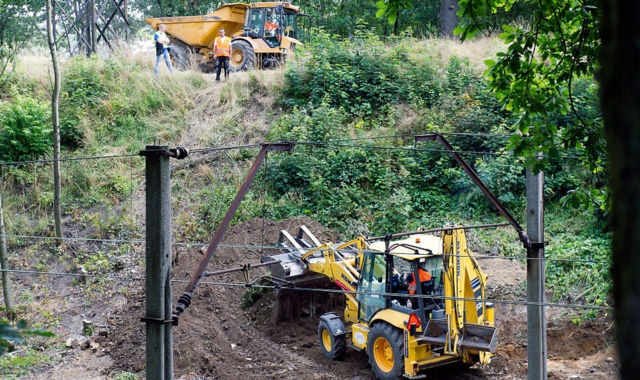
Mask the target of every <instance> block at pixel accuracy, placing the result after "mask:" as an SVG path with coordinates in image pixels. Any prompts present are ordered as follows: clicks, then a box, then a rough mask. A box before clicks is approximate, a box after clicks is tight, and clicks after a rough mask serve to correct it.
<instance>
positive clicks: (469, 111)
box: [2, 32, 610, 330]
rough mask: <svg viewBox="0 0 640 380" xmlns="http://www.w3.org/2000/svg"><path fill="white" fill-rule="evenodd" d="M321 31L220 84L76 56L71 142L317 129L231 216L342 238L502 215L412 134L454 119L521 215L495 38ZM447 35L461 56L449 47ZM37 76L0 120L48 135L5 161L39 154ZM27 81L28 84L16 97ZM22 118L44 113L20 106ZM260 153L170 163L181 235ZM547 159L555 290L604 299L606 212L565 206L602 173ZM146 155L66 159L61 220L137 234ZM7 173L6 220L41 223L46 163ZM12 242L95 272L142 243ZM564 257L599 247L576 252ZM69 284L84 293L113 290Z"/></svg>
mask: <svg viewBox="0 0 640 380" xmlns="http://www.w3.org/2000/svg"><path fill="white" fill-rule="evenodd" d="M328 39H329V37H328V36H323V35H319V36H318V37H317V40H315V41H314V42H312V43H310V44H308V47H307V49H306V50H304V51H301V52H300V54H299V55H298V57H297V58H296V60H295V61H294V62H292V63H290V64H289V65H288V66H287V67H286V68H285V69H284V70H283V71H269V72H251V73H242V74H237V75H236V76H235V78H233V80H232V81H231V82H228V83H224V84H221V85H219V86H216V85H213V84H212V83H210V82H209V80H208V79H207V78H206V77H205V76H203V75H202V74H199V73H195V72H186V73H181V74H177V75H176V76H174V77H168V76H161V77H160V78H155V77H154V76H153V74H152V70H151V69H152V68H151V67H150V66H149V64H148V63H147V62H145V61H143V60H140V59H138V58H135V57H134V58H131V57H114V58H111V59H108V60H101V59H97V58H91V59H84V58H82V59H76V60H73V61H70V62H68V63H67V64H66V67H65V79H64V81H63V86H64V87H63V89H64V92H65V94H64V96H63V103H62V105H63V115H62V120H63V131H64V133H65V136H67V137H65V144H66V147H65V148H64V152H63V156H66V157H74V156H75V157H81V156H92V155H108V154H114V155H119V154H133V155H135V153H137V151H138V150H139V149H141V148H142V147H143V146H144V145H145V144H147V143H153V142H154V141H159V142H161V143H167V144H170V145H177V144H178V142H179V143H180V144H184V145H187V146H189V147H192V148H193V147H203V146H208V145H211V144H215V145H224V144H234V143H247V142H259V141H264V140H271V141H276V140H286V141H299V142H307V143H312V144H299V145H297V147H296V149H295V151H294V152H293V153H291V154H270V155H269V158H268V160H267V162H266V164H265V166H264V167H263V169H262V170H261V172H260V174H259V178H258V180H257V181H256V182H255V184H254V186H253V189H252V191H250V193H249V195H248V196H247V198H246V199H245V201H244V202H243V205H242V207H241V210H240V211H239V214H238V216H237V217H236V219H235V221H234V223H238V222H240V221H244V220H248V219H250V218H254V217H266V218H269V219H272V220H275V221H279V220H283V219H285V218H288V217H294V216H300V215H305V216H308V217H311V218H312V219H314V220H316V221H318V222H320V223H321V224H323V225H326V226H329V227H331V228H332V229H333V230H336V231H338V232H339V233H340V234H341V235H342V236H343V237H345V238H348V237H353V236H354V235H356V234H384V233H389V232H397V231H403V230H411V229H416V228H421V227H425V228H431V227H440V226H442V225H443V224H444V223H449V222H455V223H461V224H476V223H489V222H496V221H500V217H499V216H498V215H497V214H496V213H495V211H494V210H493V209H492V206H491V205H490V204H489V203H488V202H487V201H485V199H484V198H483V196H482V194H481V193H480V192H479V191H478V190H477V189H476V188H475V187H474V185H473V184H472V183H471V182H470V181H469V180H468V179H467V177H466V175H465V174H464V173H463V172H462V171H461V170H460V169H459V168H458V167H457V166H456V164H455V162H454V161H453V160H452V159H451V157H450V156H449V155H448V154H447V153H445V152H442V149H441V148H440V147H439V146H437V145H428V144H424V143H423V144H424V145H423V144H420V145H418V146H417V148H418V149H413V148H414V142H413V140H412V139H411V137H410V136H411V135H413V134H418V133H426V132H432V131H435V132H440V133H446V134H447V135H446V137H447V138H448V139H449V140H450V141H451V142H452V144H453V145H454V147H455V148H456V149H458V150H460V151H462V153H463V155H464V157H465V158H466V159H467V160H468V161H469V162H470V163H471V164H472V165H473V166H474V167H475V169H476V170H477V171H478V173H479V174H480V175H481V177H482V178H483V180H484V181H485V182H486V183H487V184H488V185H489V186H490V187H491V188H493V189H495V190H496V193H497V195H498V196H499V197H500V199H501V200H502V201H503V202H504V203H505V204H506V205H507V206H508V207H509V208H510V209H511V210H512V211H513V213H514V214H516V215H523V211H524V209H523V206H524V204H523V202H524V193H523V192H524V186H523V169H522V162H521V161H519V160H518V159H517V157H516V156H514V155H513V154H512V152H511V151H510V149H509V148H507V147H506V146H507V143H508V141H509V139H510V133H512V129H511V125H512V124H513V122H514V121H515V119H516V118H515V116H514V115H512V114H511V113H510V111H509V110H507V109H503V107H502V105H501V104H500V103H499V102H498V101H497V100H496V99H495V97H494V96H493V94H492V93H491V91H490V90H489V89H488V88H487V86H486V83H485V81H484V79H483V77H482V72H481V70H479V69H478V62H481V61H482V60H483V59H484V58H486V57H485V56H479V55H480V54H484V52H485V49H484V48H486V47H487V46H493V45H492V43H491V42H488V43H487V42H486V41H484V42H483V41H475V42H472V44H467V45H459V46H458V45H456V46H453V47H452V46H451V45H446V44H444V43H442V42H440V41H430V40H427V41H415V40H411V39H406V40H404V39H399V40H396V41H392V43H391V44H383V43H381V42H380V41H378V40H376V39H375V37H372V36H371V35H369V34H367V33H364V32H363V33H361V34H359V35H358V36H356V37H355V38H354V39H351V40H345V41H337V40H335V39H331V43H328ZM473 43H476V44H479V45H480V46H482V47H483V48H480V49H479V48H478V46H476V45H473ZM455 49H458V50H459V54H452V53H451V52H452V51H454V52H455ZM478 51H479V52H480V53H477V52H478ZM45 89H46V81H44V82H43V81H42V78H33V77H29V76H27V75H24V76H22V77H17V79H16V80H14V81H13V82H12V83H11V85H10V86H9V88H8V89H7V91H4V94H5V95H4V99H3V105H2V107H6V109H9V110H10V111H9V112H5V113H3V117H4V115H14V116H11V119H10V120H11V121H7V120H9V119H8V116H7V119H3V130H6V128H7V126H9V125H17V123H20V122H23V123H27V124H28V125H29V126H31V127H38V126H39V129H37V131H39V132H37V133H34V134H33V136H36V135H37V136H40V137H41V139H40V140H36V139H30V141H41V143H39V145H38V146H40V147H41V148H43V150H42V151H33V152H31V155H28V156H24V157H19V158H8V157H7V158H4V160H10V159H27V157H28V158H29V159H31V158H46V157H48V146H47V145H46V141H47V139H48V138H49V133H50V132H49V131H48V130H47V129H48V127H47V125H48V124H47V123H48V116H47V112H46V110H47V109H48V108H47V107H48V106H47V103H46V102H47V95H46V91H45ZM596 90H597V87H596V86H595V84H594V83H593V82H592V81H591V80H590V79H588V78H585V79H583V80H582V81H580V82H579V83H577V84H576V88H575V93H576V94H577V96H578V98H579V99H580V100H581V103H580V104H579V106H580V107H584V110H585V111H586V112H588V113H592V114H594V115H598V113H599V111H598V108H597V102H596ZM28 93H32V94H35V95H24V94H28ZM18 94H21V95H18ZM3 109H4V108H3ZM27 116H29V117H32V118H35V117H37V118H38V119H37V122H31V121H25V120H27ZM556 118H557V120H556V121H557V122H558V123H574V122H575V120H573V118H572V117H571V115H557V116H556ZM32 120H33V119H32ZM27 124H23V125H27ZM17 130H20V127H18V128H17ZM388 136H392V137H388ZM8 141H10V139H9V140H8ZM10 143H11V142H9V144H10ZM574 153H575V152H571V151H567V152H566V156H571V155H573V154H574ZM254 154H255V152H254V151H252V150H247V149H245V150H237V151H232V152H229V153H213V154H210V155H207V156H204V155H193V156H192V158H191V159H190V161H187V162H186V163H185V164H180V165H178V164H176V166H175V167H174V169H173V172H172V173H173V176H172V182H173V186H174V187H173V192H172V200H173V202H174V204H173V206H174V207H173V216H174V218H173V223H174V239H175V240H176V241H183V242H185V241H205V240H206V239H207V238H208V237H209V236H210V235H211V234H212V232H213V230H214V229H215V227H216V226H217V224H218V223H219V221H220V220H221V218H222V216H223V215H224V212H225V210H226V208H227V207H228V205H229V203H230V202H231V199H232V198H233V196H234V195H235V192H236V189H237V186H238V185H239V183H240V181H241V180H242V178H243V176H244V173H245V171H246V168H247V166H248V165H249V164H250V163H251V161H252V159H253V157H254ZM551 163H552V165H551V166H550V167H549V168H547V171H546V173H545V175H546V182H547V183H546V192H547V193H546V195H547V220H546V222H547V226H546V228H547V234H548V240H550V242H551V244H550V246H549V248H548V251H547V253H548V255H549V256H550V257H552V258H562V259H567V260H569V261H558V262H549V263H548V265H547V274H548V277H547V281H548V288H549V289H550V290H551V291H553V293H554V295H555V296H556V298H557V299H560V298H564V297H567V298H568V299H569V300H576V301H579V302H585V303H589V304H600V305H602V304H605V303H606V298H607V294H608V284H609V282H610V280H609V275H608V266H607V265H606V264H604V262H605V261H607V260H608V259H609V248H608V247H609V236H608V232H607V231H606V229H605V227H603V225H604V218H605V217H606V215H605V213H604V212H603V211H602V210H601V209H600V208H599V205H598V204H593V211H590V210H587V211H579V210H577V209H572V208H569V207H568V206H567V202H571V201H572V198H571V197H566V195H567V194H571V193H572V190H574V189H576V188H579V187H580V186H581V185H582V184H583V183H585V182H589V181H598V180H599V176H600V175H601V174H599V175H598V176H594V175H593V174H592V173H589V172H588V171H586V170H585V169H582V168H580V167H576V165H575V161H573V160H572V159H570V158H567V157H564V156H563V157H554V158H552V160H551ZM142 165H143V161H141V160H140V159H139V158H138V157H121V158H116V159H108V160H91V161H79V162H75V161H69V162H65V163H63V174H64V175H63V178H64V183H63V189H64V194H63V200H64V207H63V210H64V213H65V227H66V229H67V231H68V236H77V237H85V238H106V239H112V238H117V239H125V240H129V239H140V238H142V237H143V235H142V233H141V232H142V231H144V230H143V228H142V218H141V217H140V216H141V212H142V208H143V207H142V205H143V202H142V200H143V194H142V190H143V185H142V184H143V178H142V169H143V166H142ZM2 175H3V192H4V193H3V195H5V199H4V200H5V205H4V206H5V215H7V219H8V220H7V223H8V229H9V234H19V235H41V236H46V235H49V236H50V235H51V234H52V227H51V219H50V217H49V215H48V212H47V211H48V210H49V209H50V208H51V203H52V199H53V195H52V187H51V179H50V170H49V167H48V166H46V165H45V166H42V165H36V164H29V165H20V166H11V167H6V168H4V169H3V172H2ZM256 235H260V234H259V233H258V232H256ZM256 238H257V237H256ZM516 240H517V239H516V237H515V234H513V233H512V231H511V230H509V229H507V228H503V229H498V230H497V231H493V230H488V231H485V232H482V233H478V234H476V235H475V236H474V240H473V243H474V246H473V247H472V248H473V249H474V250H476V251H477V252H479V253H489V254H496V255H509V256H522V255H523V251H522V250H521V248H520V246H519V244H518V243H517V241H516ZM264 243H265V244H270V243H272V242H266V241H265V242H264ZM10 249H11V252H12V262H13V263H15V264H17V266H18V267H20V268H24V269H28V268H35V269H37V270H60V271H69V272H74V271H83V270H84V271H87V272H88V273H90V274H103V273H112V274H116V273H117V274H127V273H130V272H127V271H129V270H130V269H131V268H137V267H138V266H139V264H140V262H141V257H142V254H141V252H142V251H141V249H140V246H139V245H135V244H127V245H122V246H115V245H100V244H93V245H89V244H84V243H71V244H68V245H66V246H64V247H62V248H60V249H59V248H56V247H54V246H53V244H52V243H51V241H45V242H40V243H37V244H36V243H34V242H33V240H30V239H28V238H10ZM573 259H588V260H597V261H599V262H596V263H590V264H589V265H583V264H579V263H573V262H571V260H573ZM523 280H524V279H523ZM74 287H77V288H79V289H83V291H86V292H87V293H88V292H90V291H106V290H105V289H106V288H107V286H106V285H105V284H99V285H95V284H93V285H87V284H82V283H78V284H72V286H71V288H72V289H73V288H74ZM90 289H91V290H90ZM118 291H119V292H120V293H126V292H127V289H126V287H123V288H122V289H118ZM21 296H25V293H22V295H21ZM25 297H26V296H25ZM32 297H33V295H32ZM27 299H28V297H27V298H25V300H27ZM31 311H33V310H31ZM56 318H57V316H54V315H35V317H34V318H33V320H34V321H37V323H40V324H41V325H42V326H44V327H49V328H52V329H54V330H55V329H58V328H59V326H60V321H59V320H57V319H56ZM56 323H57V324H56Z"/></svg>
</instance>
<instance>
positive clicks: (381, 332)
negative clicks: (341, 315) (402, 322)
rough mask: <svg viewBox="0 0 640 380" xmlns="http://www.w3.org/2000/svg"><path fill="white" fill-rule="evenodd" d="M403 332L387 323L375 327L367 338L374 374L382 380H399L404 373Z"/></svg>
mask: <svg viewBox="0 0 640 380" xmlns="http://www.w3.org/2000/svg"><path fill="white" fill-rule="evenodd" d="M403 345H404V342H403V340H402V332H401V331H400V330H399V329H397V328H395V327H393V326H391V325H389V324H386V323H378V324H375V325H374V326H373V328H372V329H371V331H370V332H369V336H368V337H367V354H368V355H369V363H370V364H371V368H372V369H373V372H374V373H375V374H376V376H377V377H378V379H381V380H397V379H399V378H400V377H401V376H402V374H403V373H404V353H403Z"/></svg>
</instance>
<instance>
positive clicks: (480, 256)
mask: <svg viewBox="0 0 640 380" xmlns="http://www.w3.org/2000/svg"><path fill="white" fill-rule="evenodd" d="M0 236H4V237H7V238H15V239H34V240H36V239H39V240H63V241H85V242H96V243H106V244H144V243H145V241H144V240H138V239H99V238H82V237H61V238H56V237H54V236H34V235H14V234H5V235H2V234H0ZM171 244H172V245H175V246H185V247H205V246H207V245H208V244H209V243H208V242H172V243H171ZM220 247H221V248H241V249H255V250H260V249H269V250H282V247H280V246H277V245H251V244H220ZM312 249H315V248H310V249H307V250H312ZM307 250H304V251H307ZM325 250H330V248H324V249H318V250H317V251H318V252H323V251H325ZM362 252H363V253H379V251H375V250H363V251H362ZM447 256H454V257H458V256H460V257H466V256H465V255H456V254H448V255H447ZM473 257H474V258H476V259H502V260H524V261H526V260H535V261H551V262H554V261H555V262H569V263H573V262H575V263H594V264H608V265H611V264H612V262H611V261H608V260H591V259H572V258H552V257H539V258H538V257H527V256H524V255H515V256H498V255H483V254H475V253H474V254H473Z"/></svg>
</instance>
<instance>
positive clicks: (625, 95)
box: [601, 0, 640, 379]
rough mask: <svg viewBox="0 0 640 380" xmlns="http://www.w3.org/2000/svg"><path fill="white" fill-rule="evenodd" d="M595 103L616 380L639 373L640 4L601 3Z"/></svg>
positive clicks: (615, 0)
mask: <svg viewBox="0 0 640 380" xmlns="http://www.w3.org/2000/svg"><path fill="white" fill-rule="evenodd" d="M602 5H603V7H602V29H601V38H602V55H601V64H602V70H601V79H602V81H601V83H602V85H601V102H602V109H603V116H604V125H605V130H606V133H607V144H608V149H609V162H610V166H609V168H610V173H611V201H612V209H611V226H612V229H613V246H612V251H613V270H612V276H613V282H614V286H613V294H614V300H615V320H616V324H617V328H616V335H617V344H618V355H619V357H620V362H621V369H620V377H621V378H622V379H636V378H637V376H638V374H639V373H640V344H638V342H640V313H639V312H638V305H640V197H639V196H638V194H640V109H638V99H640V45H638V41H639V40H640V23H638V19H639V18H640V3H638V2H627V1H621V0H608V1H603V2H602Z"/></svg>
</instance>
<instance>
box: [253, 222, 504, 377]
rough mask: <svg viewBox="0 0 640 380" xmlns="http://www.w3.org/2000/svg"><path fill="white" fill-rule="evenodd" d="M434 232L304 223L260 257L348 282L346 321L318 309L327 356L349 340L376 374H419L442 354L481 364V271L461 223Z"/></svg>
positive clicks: (484, 359)
mask: <svg viewBox="0 0 640 380" xmlns="http://www.w3.org/2000/svg"><path fill="white" fill-rule="evenodd" d="M439 232H441V233H442V240H441V241H440V239H439V238H437V237H435V236H433V235H428V234H425V233H420V232H417V233H404V234H398V235H399V236H400V237H404V239H402V240H392V238H393V235H388V236H387V237H385V239H384V240H383V241H380V240H379V241H375V242H371V241H367V240H366V239H365V238H363V237H360V238H357V239H355V240H352V241H349V242H346V243H338V244H336V245H333V244H331V243H327V244H323V245H320V243H319V241H318V239H316V237H315V236H313V234H312V233H311V232H310V231H309V230H308V229H307V228H305V227H302V228H301V229H300V231H299V232H298V234H297V235H296V236H295V237H294V236H292V235H291V234H290V233H288V232H287V231H281V235H280V239H279V241H278V245H279V246H280V247H282V249H283V250H284V253H282V254H279V255H274V256H266V257H265V258H264V259H263V262H271V263H273V264H270V265H269V268H270V271H271V274H272V275H273V276H275V277H278V278H281V279H283V280H286V281H289V282H292V283H294V284H296V285H300V284H305V285H307V286H308V285H309V284H312V283H318V281H324V282H326V281H331V282H333V283H335V284H336V285H337V286H339V287H340V288H341V289H343V290H345V291H347V292H345V295H346V307H345V309H344V314H343V315H344V321H343V319H342V318H340V316H339V315H338V314H336V313H327V314H324V315H322V316H321V317H320V323H319V326H318V339H319V342H320V348H321V350H322V352H323V353H324V355H325V356H326V357H328V358H329V359H331V360H336V359H339V358H340V357H341V356H342V355H343V354H344V352H345V350H346V347H347V346H348V347H351V348H353V349H355V350H357V351H366V353H367V354H368V357H369V362H370V363H371V367H372V369H373V371H374V372H375V374H376V376H377V377H378V378H379V379H385V380H387V379H398V378H400V377H401V376H404V377H408V378H420V377H422V376H423V375H424V371H425V370H427V369H429V368H432V367H436V366H440V365H444V364H450V363H460V362H461V363H465V364H473V363H476V362H479V363H482V364H487V363H489V361H490V360H491V356H492V353H493V352H494V351H495V349H496V347H497V332H496V328H495V326H494V315H493V313H494V309H493V305H492V304H491V303H489V302H486V301H485V295H484V291H485V284H486V280H487V276H486V275H484V274H483V273H482V270H481V269H480V267H479V266H478V263H477V261H476V260H475V259H474V257H473V255H472V253H471V252H470V251H469V250H468V249H467V243H466V238H465V233H464V229H463V228H459V227H453V226H451V227H447V228H444V229H442V230H440V231H439ZM414 279H416V280H414Z"/></svg>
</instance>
